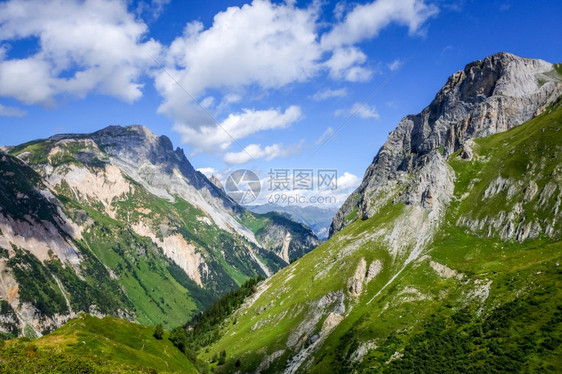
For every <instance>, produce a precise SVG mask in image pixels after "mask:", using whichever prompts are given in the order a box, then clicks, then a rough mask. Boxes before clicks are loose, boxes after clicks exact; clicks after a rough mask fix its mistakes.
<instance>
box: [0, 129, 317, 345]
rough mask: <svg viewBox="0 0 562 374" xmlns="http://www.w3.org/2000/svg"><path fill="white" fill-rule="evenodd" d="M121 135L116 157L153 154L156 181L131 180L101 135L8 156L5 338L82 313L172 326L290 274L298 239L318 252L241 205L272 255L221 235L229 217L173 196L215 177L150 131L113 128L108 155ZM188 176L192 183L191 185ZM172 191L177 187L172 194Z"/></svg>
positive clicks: (298, 232) (300, 234)
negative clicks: (255, 281)
mask: <svg viewBox="0 0 562 374" xmlns="http://www.w3.org/2000/svg"><path fill="white" fill-rule="evenodd" d="M112 131H113V132H115V133H116V134H118V135H119V138H118V139H117V138H116V139H117V140H116V143H115V144H113V145H111V147H114V148H115V149H114V152H118V151H119V149H120V148H119V147H128V148H127V152H130V153H131V154H133V155H134V154H135V152H134V147H136V146H139V147H142V146H151V147H153V148H154V149H152V148H151V151H150V152H148V151H146V149H144V152H145V153H146V154H148V156H146V157H147V158H148V159H149V160H148V161H145V162H146V163H147V165H149V166H148V172H147V173H148V176H146V175H145V176H144V178H147V179H148V180H149V181H150V182H146V181H144V180H142V181H140V180H135V179H133V178H132V177H131V176H129V175H128V174H126V173H125V172H123V170H122V169H120V167H118V166H116V165H119V164H118V162H115V161H114V159H113V158H112V156H110V155H109V154H108V153H107V152H106V151H105V150H104V149H103V147H100V146H98V144H97V143H96V142H95V141H94V140H92V138H91V135H61V136H55V137H52V138H50V139H46V140H38V141H33V142H29V143H26V144H22V145H20V146H16V147H13V148H11V149H10V154H5V153H2V154H1V155H0V156H1V157H2V163H1V164H0V173H2V175H5V176H6V177H5V178H2V179H1V180H0V225H2V226H1V227H3V228H4V229H5V233H2V231H0V249H1V254H2V256H1V257H0V270H2V273H1V275H0V280H1V281H2V282H1V283H2V287H1V288H0V296H1V297H2V299H3V304H2V309H0V312H1V313H0V314H1V315H2V316H4V318H0V329H1V330H3V331H6V332H10V333H12V334H15V335H18V334H26V335H27V336H36V335H39V334H44V333H47V332H49V331H51V330H52V329H54V328H56V327H58V326H60V325H62V323H64V322H65V321H66V320H67V319H68V318H70V317H72V316H75V315H76V313H78V312H87V313H92V314H97V313H101V314H104V315H112V316H117V317H121V318H126V319H130V320H136V321H138V322H140V323H143V324H157V323H162V324H163V325H164V326H165V327H166V328H172V327H175V326H179V325H182V324H184V323H185V321H186V320H188V319H189V318H190V317H191V316H193V315H194V314H195V313H197V312H199V311H201V310H204V309H206V308H207V307H208V306H209V305H211V303H212V302H213V301H215V300H217V299H218V298H219V297H220V296H221V295H223V294H224V293H226V292H228V291H230V290H233V289H236V288H238V287H239V286H240V285H242V284H243V283H244V282H245V281H246V280H247V279H249V278H252V277H257V276H266V275H269V274H270V273H271V272H275V271H277V270H279V269H281V268H282V267H283V266H286V265H287V262H288V261H286V260H284V259H283V258H281V257H280V255H279V254H278V253H277V252H278V251H280V249H281V247H283V244H284V235H285V234H286V232H287V231H288V232H291V233H292V237H294V240H292V241H291V243H290V246H289V247H288V251H289V253H290V254H291V256H292V258H295V257H294V256H297V255H302V254H304V253H306V252H307V251H309V250H310V249H311V248H313V247H314V246H315V245H316V242H315V240H316V239H315V237H314V234H313V233H312V231H311V230H310V229H308V228H306V227H305V226H303V225H301V224H297V223H294V222H292V221H290V220H289V219H287V218H285V217H282V219H281V221H282V222H279V220H276V219H273V218H269V217H266V216H260V215H254V214H253V213H250V212H246V211H244V210H243V209H242V208H241V207H238V208H239V210H240V211H241V212H246V213H247V214H249V215H252V217H254V219H256V220H259V221H260V227H259V230H257V231H256V235H258V236H260V237H263V238H264V242H266V240H265V239H267V245H264V246H261V245H258V243H257V242H254V241H252V240H249V239H248V237H246V236H244V235H241V234H240V233H239V232H237V231H235V230H232V231H227V230H225V229H224V228H221V227H219V225H218V224H216V223H215V221H214V219H215V216H213V215H212V214H216V211H217V209H218V208H216V207H215V211H214V213H209V212H207V211H205V210H204V209H203V208H202V207H201V206H197V205H194V203H190V202H188V201H187V200H186V198H184V197H185V196H184V197H182V196H180V195H179V194H176V193H173V188H178V187H177V186H178V185H179V186H180V187H181V186H182V185H181V183H188V182H189V183H194V186H195V187H193V186H192V187H191V188H193V189H194V190H197V188H200V189H202V188H203V187H201V186H200V185H199V184H197V183H203V182H204V180H203V182H201V180H199V179H197V178H204V177H202V176H200V175H199V174H196V172H195V171H194V170H192V169H193V168H192V167H191V165H190V164H189V162H188V161H187V159H185V156H183V153H182V152H181V151H179V150H176V151H173V149H172V148H171V144H168V143H167V142H166V141H165V140H166V139H164V138H163V137H162V138H158V137H155V136H154V135H153V134H151V133H149V131H148V130H147V129H144V128H140V127H135V128H130V129H129V128H116V129H111V128H110V129H106V130H103V131H102V132H100V133H102V134H106V135H104V136H107V137H106V138H103V139H104V142H105V143H104V144H105V146H106V147H109V146H110V145H108V144H111V139H112V138H111V134H112ZM108 134H109V135H108ZM129 135H130V136H131V137H134V139H133V140H132V141H131V142H132V143H128V141H129V138H128V137H129ZM100 136H101V135H100ZM135 137H136V138H135ZM143 137H146V142H144V141H143V139H144V138H143ZM135 142H138V144H140V145H138V144H137V143H135ZM168 142H169V141H168ZM162 144H164V145H162ZM131 149H133V150H131ZM151 152H152V153H151ZM139 154H140V153H139ZM152 158H154V159H155V160H157V161H153V160H152ZM21 160H23V161H24V162H22V161H21ZM178 160H179V161H178ZM151 162H154V164H152V163H151ZM166 162H169V164H166ZM173 162H176V164H177V165H179V166H177V165H176V164H174V163H173ZM174 165H176V166H174ZM174 167H175V169H174ZM178 168H184V169H185V171H180V169H178ZM182 170H183V169H182ZM150 173H152V174H150ZM158 173H160V174H158ZM181 173H184V174H181ZM189 173H192V174H189ZM178 175H181V176H182V177H181V178H180V177H178ZM186 175H187V176H189V177H191V178H192V179H193V181H191V180H189V181H188V182H186V181H187V180H188V179H187V176H186ZM136 177H137V178H141V177H139V176H138V175H137V176H136ZM151 178H152V179H151ZM165 178H170V180H169V181H168V180H166V179H165ZM173 178H176V179H177V180H173ZM182 178H183V179H182ZM178 181H179V182H178ZM171 183H172V184H173V183H176V185H175V186H172V187H170V190H169V191H168V192H166V191H164V192H162V191H163V190H162V189H163V188H165V187H167V186H169V185H170V184H171ZM162 186H164V187H162ZM154 189H156V190H157V191H160V192H159V193H161V194H162V195H166V194H168V195H170V196H169V198H165V197H162V196H160V195H157V194H155V192H154ZM205 191H206V190H205ZM205 193H214V192H213V191H211V192H209V191H207V192H205ZM217 193H218V192H217ZM221 196H222V195H221ZM213 198H215V199H216V200H218V201H222V200H220V198H223V199H224V201H225V202H227V203H229V204H235V203H234V202H232V201H231V200H229V199H228V198H227V197H225V196H222V197H220V196H219V197H218V198H217V197H216V196H215V197H213ZM225 204H226V203H225ZM229 212H230V211H227V210H226V208H225V211H224V215H225V217H226V219H227V222H229V221H228V220H233V221H234V222H239V221H242V219H240V218H238V217H230V216H229V214H231V212H230V213H229ZM242 214H243V213H242ZM237 224H238V223H237ZM245 230H247V231H248V232H249V233H250V234H252V233H251V232H250V230H249V229H245ZM252 235H253V234H252ZM53 238H54V239H53ZM276 240H278V241H279V243H276V242H275V241H276ZM51 249H52V250H51ZM264 264H265V265H264ZM266 266H267V267H266Z"/></svg>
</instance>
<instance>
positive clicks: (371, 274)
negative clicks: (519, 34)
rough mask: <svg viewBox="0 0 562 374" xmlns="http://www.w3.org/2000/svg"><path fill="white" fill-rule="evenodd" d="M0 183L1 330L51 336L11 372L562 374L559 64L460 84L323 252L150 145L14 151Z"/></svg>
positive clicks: (74, 138)
mask: <svg viewBox="0 0 562 374" xmlns="http://www.w3.org/2000/svg"><path fill="white" fill-rule="evenodd" d="M0 176H1V177H0V230H1V231H0V248H1V252H0V281H1V284H0V298H1V309H0V313H1V315H0V329H1V330H2V331H3V333H4V334H6V336H7V337H16V336H26V337H32V338H33V337H40V336H41V335H44V336H42V337H40V338H36V339H32V340H31V341H29V339H26V338H20V339H11V340H9V341H7V342H6V343H2V344H0V357H4V358H0V369H6V371H9V370H10V368H14V367H15V368H17V369H13V371H14V372H25V371H26V370H27V371H33V370H36V371H38V372H41V370H43V371H45V372H49V370H51V371H57V370H58V372H75V371H80V370H81V371H80V372H134V371H143V370H145V371H149V370H153V371H154V370H157V371H159V372H197V371H202V372H208V371H214V372H217V373H348V372H352V373H364V372H365V373H367V372H369V373H435V372H441V373H497V372H505V371H508V372H541V373H542V372H552V373H554V372H559V370H560V368H561V367H562V268H561V267H560V263H561V262H562V241H561V240H562V206H561V205H562V65H561V64H552V63H549V62H545V61H542V60H536V59H527V58H520V57H517V56H515V55H512V54H509V53H498V54H495V55H493V56H489V57H487V58H485V59H483V60H480V61H475V62H472V63H470V64H468V65H466V67H465V68H464V69H463V70H461V71H459V72H457V73H455V74H453V75H452V76H451V77H450V78H449V79H448V80H447V82H446V83H445V85H444V86H443V87H442V88H441V90H440V91H439V92H438V93H437V95H436V96H435V98H434V99H433V101H432V102H431V103H430V104H429V106H427V107H426V108H425V109H424V110H423V111H422V112H421V113H419V114H416V115H408V116H406V117H404V118H403V119H402V121H401V122H400V123H399V124H398V126H397V127H396V129H395V130H394V131H392V132H391V133H390V135H389V137H388V140H387V141H386V143H385V144H384V145H383V146H382V148H381V149H380V150H379V151H378V153H377V154H376V156H375V158H374V160H373V162H372V164H371V165H370V166H369V167H368V169H367V171H366V172H365V175H364V178H363V181H362V183H361V185H360V186H359V187H358V188H357V190H356V191H355V192H354V193H352V194H351V195H350V196H349V198H348V199H347V201H346V202H345V203H344V204H343V206H342V207H341V208H340V209H339V211H338V212H337V213H336V215H335V217H334V219H333V221H332V223H331V226H330V237H329V239H328V240H327V241H325V242H323V243H321V244H320V241H319V240H318V239H317V237H316V236H315V234H314V232H313V231H312V229H311V228H309V227H308V226H306V225H304V224H301V223H296V222H294V221H292V220H291V219H290V218H289V216H288V215H286V214H279V213H273V212H271V213H265V214H259V213H253V212H251V211H249V210H246V209H245V208H243V207H241V206H239V205H238V204H237V203H236V202H234V201H233V200H232V199H230V198H229V197H228V196H226V195H225V194H224V192H223V190H222V189H220V188H219V187H217V186H216V185H215V184H214V183H213V182H211V181H209V180H208V179H207V178H206V177H205V176H204V175H202V174H201V173H199V172H197V171H195V170H194V169H193V167H192V166H191V164H190V163H189V162H188V160H187V159H186V158H185V156H184V155H183V152H182V151H181V150H180V149H176V150H174V149H173V148H172V144H171V142H170V141H169V139H168V138H166V137H164V136H162V137H157V136H155V135H154V134H152V133H151V132H150V131H149V130H147V129H146V128H144V127H142V126H130V127H124V128H123V127H109V128H106V129H103V130H101V131H98V132H96V133H93V134H88V135H78V134H66V135H56V136H53V137H51V138H49V139H45V140H38V141H34V142H31V143H26V144H22V145H19V146H16V147H4V148H3V151H2V152H1V153H0ZM252 209H253V210H254V211H259V208H257V207H252ZM301 213H302V212H301ZM291 214H295V215H297V213H294V212H293V213H291ZM323 225H324V224H323ZM257 277H264V278H265V279H264V280H262V278H259V279H255V278H257ZM251 278H254V279H251ZM240 286H241V287H240ZM239 287H240V288H239ZM216 300H218V301H217V302H216V303H215V304H212V302H213V301H216ZM211 304H212V305H211ZM199 312H202V313H199ZM69 320H70V321H69ZM131 322H137V323H131ZM65 323H66V324H65ZM157 324H161V325H162V326H163V327H164V329H165V330H169V331H170V332H168V331H160V332H158V327H157V328H156V330H155V329H154V327H152V326H154V325H157ZM63 325H64V326H63ZM143 325H148V326H143ZM61 326H62V327H61ZM59 327H60V328H59ZM57 328H58V329H57ZM53 330H54V331H53ZM153 332H154V333H153ZM0 343H1V342H0ZM174 346H175V347H174ZM178 348H179V349H178ZM182 352H183V353H182ZM27 358H29V359H27ZM34 363H35V364H34ZM26 365H27V366H26ZM30 365H31V366H30ZM33 365H35V366H33ZM49 365H51V366H49ZM72 365H75V366H72ZM49 368H51V369H49ZM53 368H55V369H56V370H55V369H53ZM18 370H21V371H18Z"/></svg>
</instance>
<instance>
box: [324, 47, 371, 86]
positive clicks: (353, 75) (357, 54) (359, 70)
mask: <svg viewBox="0 0 562 374" xmlns="http://www.w3.org/2000/svg"><path fill="white" fill-rule="evenodd" d="M365 61H367V56H366V55H365V54H364V53H363V52H362V51H361V50H360V49H359V48H356V47H345V48H337V49H335V50H334V51H333V53H332V56H331V57H330V59H329V60H328V61H326V62H325V63H324V65H325V66H326V67H327V68H328V69H329V71H330V76H331V77H332V78H334V79H343V80H347V81H350V82H364V81H367V80H369V79H370V78H371V76H372V72H371V71H370V70H369V69H367V68H365V67H362V66H360V65H361V64H363V63H364V62H365Z"/></svg>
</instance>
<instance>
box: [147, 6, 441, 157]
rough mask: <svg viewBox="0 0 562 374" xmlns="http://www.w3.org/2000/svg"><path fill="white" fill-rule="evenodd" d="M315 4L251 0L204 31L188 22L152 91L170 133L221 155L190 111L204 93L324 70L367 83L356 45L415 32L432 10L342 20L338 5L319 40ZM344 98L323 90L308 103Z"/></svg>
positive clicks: (371, 12) (198, 114) (351, 15)
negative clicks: (399, 30)
mask: <svg viewBox="0 0 562 374" xmlns="http://www.w3.org/2000/svg"><path fill="white" fill-rule="evenodd" d="M320 6H321V3H320V2H317V1H314V2H312V4H311V5H310V6H309V7H307V8H299V7H297V5H296V2H295V1H286V2H284V3H275V4H274V3H272V2H271V1H268V0H254V1H253V2H252V3H251V4H245V5H243V6H241V7H235V6H233V7H230V8H228V9H227V10H225V11H224V12H220V13H218V14H216V15H215V17H214V19H213V23H212V25H210V26H209V27H207V28H206V27H205V26H204V25H203V24H202V23H201V22H198V21H195V22H190V23H188V24H187V25H186V27H185V29H184V32H183V35H181V36H180V37H178V38H176V39H175V40H174V41H173V42H172V44H171V45H170V47H169V49H168V50H167V53H166V66H165V68H163V69H162V70H161V71H160V72H158V73H156V74H155V86H156V88H157V90H158V92H159V93H160V95H161V96H162V97H163V102H162V103H161V105H160V107H159V109H158V111H159V112H160V113H163V114H165V115H167V116H168V117H169V118H171V119H172V120H173V121H174V122H175V128H176V129H177V130H178V131H180V132H181V133H182V134H183V135H184V139H185V141H186V142H189V143H190V144H192V145H194V146H195V147H196V148H197V149H196V151H202V150H206V149H209V146H210V144H213V146H216V145H217V144H219V145H220V146H219V147H218V149H219V150H224V146H226V148H228V146H229V144H230V143H231V142H230V141H222V140H220V141H219V139H218V138H219V137H222V135H220V136H213V134H212V132H213V131H214V129H215V127H216V126H213V122H214V119H213V118H212V115H211V116H210V115H209V114H208V113H205V112H204V111H202V110H201V108H199V107H198V105H195V103H194V98H195V99H196V100H201V98H203V97H205V96H206V95H208V93H209V91H213V92H214V93H215V94H216V92H222V93H223V94H226V92H232V91H234V92H243V91H244V89H247V88H249V87H259V88H261V89H263V90H269V89H278V88H281V87H284V86H286V85H288V84H292V83H295V82H305V81H308V80H309V79H311V78H312V77H315V76H318V74H320V73H323V72H327V73H328V75H329V76H330V77H331V78H332V79H334V80H340V81H341V80H343V81H349V82H364V81H368V80H369V79H371V77H372V75H373V71H372V70H371V69H370V68H369V67H368V66H367V62H368V61H367V60H368V58H367V56H366V55H365V53H364V52H363V51H362V50H361V49H360V48H359V47H358V46H357V45H355V44H357V43H358V42H360V41H362V40H365V39H368V38H371V37H373V36H375V35H376V34H377V33H378V32H379V31H380V30H381V29H383V28H384V27H386V26H388V25H389V24H391V23H398V24H401V25H405V26H407V27H408V28H409V30H410V32H411V33H415V32H417V31H418V30H419V28H420V27H421V26H422V24H423V22H425V21H426V20H427V19H428V18H429V17H431V16H432V15H433V14H435V13H436V12H437V10H436V8H435V7H433V6H429V5H426V4H425V2H424V0H405V1H389V0H376V1H373V2H370V3H368V4H366V5H359V6H356V7H354V8H352V9H351V11H349V12H348V13H347V14H344V13H345V7H343V6H339V7H337V8H338V9H336V13H337V15H338V16H337V17H336V18H337V21H336V24H335V26H333V27H332V29H331V30H329V31H328V32H324V34H322V32H323V30H325V26H326V25H324V24H322V23H321V21H320V15H321V14H320V13H321V8H320ZM371 18H372V20H371ZM172 77H173V79H171V78H172ZM186 92H187V93H188V94H186ZM345 93H346V92H345V90H332V91H329V90H327V91H325V92H323V93H318V94H316V95H314V96H313V99H314V100H323V99H326V98H329V97H341V96H344V95H345ZM235 97H237V98H238V97H239V96H238V95H236V96H235ZM217 102H218V103H219V104H218V105H217V107H216V108H214V114H213V115H220V114H221V112H222V111H223V110H225V109H226V108H227V107H228V106H229V104H230V101H229V100H228V99H227V100H225V99H220V98H219V99H218V100H217ZM359 115H361V116H366V117H369V118H373V116H374V112H371V113H369V112H368V111H366V110H361V111H360V113H359ZM211 130H213V131H211ZM209 138H213V139H215V140H213V141H208V140H207V139H209ZM199 140H201V141H202V142H203V143H199ZM214 149H217V148H214Z"/></svg>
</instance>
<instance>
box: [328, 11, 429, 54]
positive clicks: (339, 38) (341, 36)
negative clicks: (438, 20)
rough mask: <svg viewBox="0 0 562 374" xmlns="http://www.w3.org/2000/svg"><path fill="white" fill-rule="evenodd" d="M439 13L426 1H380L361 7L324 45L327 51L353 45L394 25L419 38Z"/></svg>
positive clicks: (346, 17)
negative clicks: (422, 28) (407, 30)
mask: <svg viewBox="0 0 562 374" xmlns="http://www.w3.org/2000/svg"><path fill="white" fill-rule="evenodd" d="M437 13H438V9H437V7H436V6H434V5H428V4H426V3H425V1H424V0H400V1H396V0H376V1H373V2H371V3H368V4H361V5H357V6H356V7H355V8H354V9H353V10H352V11H351V12H349V13H348V14H347V15H346V16H345V19H344V21H343V22H341V23H339V24H337V25H336V26H334V28H333V29H332V30H331V31H330V32H328V33H326V34H324V35H323V36H322V44H323V46H324V47H325V48H327V49H329V48H335V47H340V46H346V45H353V44H355V43H358V42H360V41H363V40H366V39H370V38H373V37H375V36H377V35H378V33H379V32H380V31H381V30H382V29H383V28H385V27H386V26H388V25H389V24H391V23H397V24H399V25H403V26H407V27H408V29H409V31H410V34H415V33H416V32H418V31H419V30H420V28H421V26H422V25H423V23H424V22H425V21H427V19H429V18H430V17H432V16H434V15H436V14H437Z"/></svg>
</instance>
